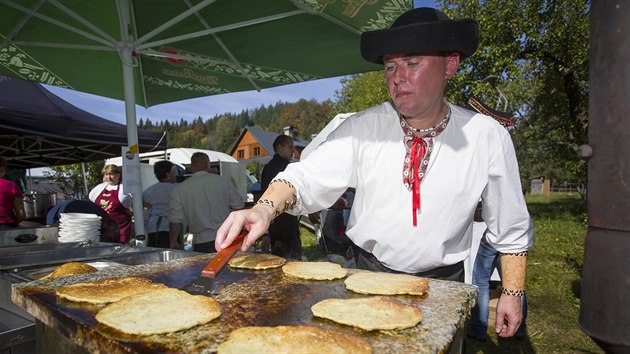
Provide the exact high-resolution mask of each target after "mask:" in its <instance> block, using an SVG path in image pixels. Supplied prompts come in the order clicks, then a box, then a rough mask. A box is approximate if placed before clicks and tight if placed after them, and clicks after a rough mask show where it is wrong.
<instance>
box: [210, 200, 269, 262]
mask: <svg viewBox="0 0 630 354" xmlns="http://www.w3.org/2000/svg"><path fill="white" fill-rule="evenodd" d="M273 217H274V210H273V209H272V208H270V207H267V206H265V205H255V206H254V207H253V208H251V209H243V210H238V211H233V212H231V213H230V215H229V216H228V217H227V219H225V221H224V222H223V225H221V227H220V228H219V229H218V230H217V238H216V239H215V240H214V247H215V248H216V250H217V252H220V251H221V250H222V249H224V248H226V247H229V246H230V245H231V244H232V242H234V239H235V238H236V237H237V236H238V235H239V234H240V233H241V230H247V232H248V233H247V236H246V237H245V240H244V241H243V245H242V246H241V252H246V251H247V249H248V248H249V247H250V246H251V245H253V244H254V242H255V241H256V240H257V239H258V238H259V237H260V236H262V235H263V234H264V233H265V231H267V229H268V228H269V225H270V224H271V221H272V220H273Z"/></svg>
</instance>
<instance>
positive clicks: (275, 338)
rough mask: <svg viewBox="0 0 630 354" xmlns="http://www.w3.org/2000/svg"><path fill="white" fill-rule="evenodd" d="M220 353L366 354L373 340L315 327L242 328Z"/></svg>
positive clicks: (370, 349)
mask: <svg viewBox="0 0 630 354" xmlns="http://www.w3.org/2000/svg"><path fill="white" fill-rule="evenodd" d="M217 353H218V354H243V353H273V354H293V353H300V354H324V353H326V354H328V353H335V354H363V353H366V354H367V353H372V346H371V345H370V343H369V342H368V341H367V340H365V339H363V338H359V337H357V336H354V335H352V334H348V333H343V332H337V331H333V330H329V329H323V328H319V327H313V326H278V327H242V328H239V329H237V330H235V331H233V332H232V333H230V337H229V338H228V340H227V341H225V342H223V343H221V344H219V348H218V351H217Z"/></svg>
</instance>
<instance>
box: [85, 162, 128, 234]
mask: <svg viewBox="0 0 630 354" xmlns="http://www.w3.org/2000/svg"><path fill="white" fill-rule="evenodd" d="M102 173H103V183H101V184H99V185H98V186H96V187H94V188H93V189H92V190H91V191H90V195H89V198H90V200H91V201H92V202H94V203H96V204H97V205H99V206H100V207H101V208H103V210H105V211H106V212H107V214H109V216H111V218H112V219H113V220H114V221H115V222H116V224H117V225H118V227H119V229H120V239H119V240H114V241H115V242H120V243H127V242H129V240H130V239H131V226H132V224H131V215H132V214H131V211H130V210H129V208H130V207H131V195H130V194H125V193H124V192H123V185H122V183H120V173H121V171H120V167H118V166H116V165H105V167H103V170H102Z"/></svg>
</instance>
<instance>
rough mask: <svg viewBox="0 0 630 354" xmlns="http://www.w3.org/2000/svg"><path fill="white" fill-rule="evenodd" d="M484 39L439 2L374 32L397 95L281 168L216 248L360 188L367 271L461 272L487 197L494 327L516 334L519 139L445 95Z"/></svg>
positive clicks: (521, 230) (528, 239) (375, 48)
mask: <svg viewBox="0 0 630 354" xmlns="http://www.w3.org/2000/svg"><path fill="white" fill-rule="evenodd" d="M478 43H479V30H478V26H477V23H476V22H475V21H474V20H472V19H462V20H451V19H449V18H448V16H446V15H445V14H444V13H443V12H441V11H439V10H436V9H432V8H417V9H413V10H410V11H408V12H406V13H404V14H403V15H401V16H400V17H399V18H398V19H397V20H396V21H395V22H394V24H393V25H392V26H391V28H389V29H384V30H377V31H371V32H366V33H364V34H363V35H362V36H361V51H362V54H363V57H364V58H365V59H366V60H368V61H370V62H373V63H379V64H383V66H384V74H385V79H386V81H387V85H388V88H389V93H390V96H391V98H392V101H391V102H386V103H383V104H381V105H379V106H376V107H372V108H369V109H366V110H364V111H362V112H359V113H357V114H355V115H353V116H352V117H350V118H348V119H346V120H345V121H344V122H343V123H342V124H341V125H340V126H339V127H338V128H337V129H336V130H335V131H334V132H332V133H331V134H330V135H329V136H328V138H327V140H326V141H325V142H324V143H322V144H321V145H320V146H319V147H318V148H317V149H316V150H315V151H313V152H312V153H311V154H310V155H309V156H308V157H307V158H306V159H304V160H302V161H300V162H298V163H294V164H291V165H289V166H288V167H287V169H286V170H285V171H284V172H281V173H279V174H278V176H277V177H276V178H275V179H274V180H273V181H272V182H271V184H270V185H269V189H268V190H267V191H266V192H265V193H264V194H263V195H262V196H261V198H260V200H259V201H258V202H257V204H256V205H255V206H254V207H253V208H251V209H249V210H242V211H238V212H234V213H232V214H230V216H229V217H228V218H227V219H226V221H225V222H224V223H223V225H222V226H221V228H220V229H219V231H218V232H217V238H216V241H215V245H216V248H217V250H221V249H222V248H225V247H227V246H229V245H230V244H231V243H232V241H233V240H234V239H235V238H236V236H237V235H238V234H239V232H240V231H241V229H243V228H244V229H246V230H248V231H249V233H248V236H247V237H246V239H245V242H244V243H243V246H242V250H246V249H247V248H248V247H249V246H251V245H252V243H253V242H254V241H255V240H256V239H257V238H258V237H260V236H261V235H262V234H263V233H264V231H265V230H266V229H267V227H268V226H269V224H270V223H271V221H272V220H273V219H274V218H275V217H277V216H278V215H279V214H280V213H283V212H288V213H290V214H294V215H299V214H308V213H312V212H315V211H318V210H321V209H324V208H327V207H328V206H330V205H332V204H333V203H334V202H335V201H336V200H337V199H338V198H339V196H340V195H342V194H343V192H344V191H345V190H346V189H347V188H355V190H356V194H355V199H354V204H353V207H352V211H351V215H350V219H349V221H348V230H347V232H346V233H347V236H348V237H349V238H350V239H351V240H352V241H353V242H354V243H355V244H356V245H357V246H358V247H360V249H361V252H360V254H359V257H358V263H357V266H358V267H359V268H363V269H369V270H376V271H387V272H397V273H408V274H413V275H418V276H423V277H431V278H439V279H449V280H458V281H463V280H464V266H463V261H464V260H465V259H466V257H468V255H469V253H470V247H471V237H472V228H471V225H472V220H473V215H474V211H475V208H476V206H477V203H478V202H479V200H480V199H481V200H482V201H483V205H484V208H483V218H484V220H485V221H486V223H487V225H488V232H487V239H488V241H489V242H490V243H491V244H492V245H493V247H495V248H496V249H497V250H498V251H499V252H501V263H502V265H503V267H502V270H503V294H502V295H501V298H500V299H499V303H498V305H497V322H496V332H497V333H498V335H499V336H501V337H510V336H513V335H514V333H515V332H516V329H517V327H518V326H519V324H520V322H521V319H522V312H521V296H522V295H523V294H524V291H525V266H526V261H527V251H528V249H529V248H530V247H531V245H532V241H533V225H532V222H531V219H530V216H529V213H528V211H527V206H526V204H525V200H524V198H523V194H522V192H521V183H520V178H519V173H518V163H517V161H516V154H515V152H514V146H513V144H512V141H511V139H510V136H509V134H508V132H507V131H506V130H505V129H504V128H503V127H502V126H501V125H500V124H499V123H497V122H496V121H495V120H494V119H492V118H490V117H488V116H485V115H481V114H478V113H475V112H472V111H469V110H467V109H464V108H462V107H458V106H456V105H454V104H451V103H449V102H446V101H445V100H444V89H445V87H446V84H447V82H448V80H449V79H450V78H451V77H453V76H454V75H455V74H456V72H457V69H458V67H459V64H460V61H461V60H463V59H465V58H466V57H468V56H470V55H472V54H473V53H474V52H475V50H476V48H477V45H478Z"/></svg>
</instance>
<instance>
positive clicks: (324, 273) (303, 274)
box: [282, 262, 348, 280]
mask: <svg viewBox="0 0 630 354" xmlns="http://www.w3.org/2000/svg"><path fill="white" fill-rule="evenodd" d="M282 271H283V272H284V273H285V274H288V275H292V276H294V277H298V278H300V279H309V280H334V279H341V278H343V277H345V276H346V274H347V273H348V271H347V270H346V269H343V268H342V267H341V266H340V265H339V264H337V263H330V262H289V263H287V264H285V265H284V266H283V267H282Z"/></svg>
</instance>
